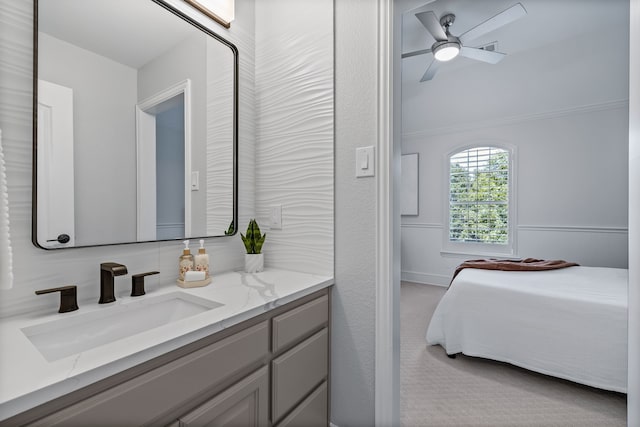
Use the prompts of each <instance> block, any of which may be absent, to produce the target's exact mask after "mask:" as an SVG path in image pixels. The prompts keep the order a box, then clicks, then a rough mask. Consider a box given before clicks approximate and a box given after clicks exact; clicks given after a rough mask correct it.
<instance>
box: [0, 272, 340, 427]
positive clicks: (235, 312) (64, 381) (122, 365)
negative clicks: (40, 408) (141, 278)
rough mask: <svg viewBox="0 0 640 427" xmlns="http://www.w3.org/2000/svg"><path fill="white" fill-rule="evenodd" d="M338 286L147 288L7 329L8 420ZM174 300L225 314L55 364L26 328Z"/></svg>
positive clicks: (1, 332) (249, 278) (272, 278)
mask: <svg viewBox="0 0 640 427" xmlns="http://www.w3.org/2000/svg"><path fill="white" fill-rule="evenodd" d="M332 284H333V278H331V277H325V276H316V275H311V274H304V273H297V272H291V271H284V270H273V269H271V270H269V269H267V270H265V271H263V272H261V273H257V274H246V273H241V272H229V273H224V274H218V275H215V276H214V277H213V282H212V283H211V284H210V285H208V286H205V287H201V288H191V289H182V288H180V287H178V286H177V285H176V286H173V285H170V284H166V285H165V286H158V287H157V288H156V289H154V287H152V286H147V289H146V291H147V294H146V295H144V296H142V297H136V298H132V297H121V298H118V300H117V301H116V302H114V303H110V304H105V305H99V304H98V303H97V302H96V303H95V304H91V305H88V304H84V305H81V306H80V309H79V310H77V311H74V312H71V313H57V312H55V310H51V311H48V312H44V313H43V312H37V313H30V314H27V315H23V316H16V317H13V318H7V319H2V322H1V324H0V346H1V348H2V350H1V354H0V420H3V419H6V418H9V417H11V416H13V415H16V414H19V413H21V412H24V411H26V410H28V409H30V408H33V407H35V406H37V405H40V404H42V403H44V402H47V401H49V400H52V399H54V398H56V397H59V396H62V395H64V394H67V393H70V392H72V391H74V390H78V389H80V388H82V387H85V386H87V385H89V384H92V383H94V382H96V381H99V380H101V379H104V378H107V377H109V376H111V375H114V374H116V373H118V372H121V371H123V370H125V369H128V368H130V367H133V366H135V365H138V364H140V363H143V362H145V361H148V360H150V359H152V358H154V357H157V356H160V355H162V354H165V353H167V352H169V351H171V350H174V349H176V348H179V347H182V346H184V345H186V344H189V343H191V342H194V341H196V340H198V339H200V338H203V337H206V336H208V335H211V334H212V333H215V332H218V331H220V330H222V329H225V328H228V327H230V326H232V325H235V324H237V323H240V322H242V321H244V320H247V319H250V318H252V317H255V316H257V315H259V314H261V313H264V312H265V311H269V310H271V309H273V308H275V307H278V306H281V305H284V304H286V303H288V302H291V301H293V300H296V299H298V298H300V297H303V296H305V295H308V294H311V293H313V292H315V291H317V290H320V289H323V288H326V287H328V286H330V285H332ZM172 292H184V293H186V294H191V295H194V296H197V297H200V298H203V299H207V300H210V301H215V302H217V303H220V304H223V305H222V306H220V307H218V308H215V309H212V310H208V311H205V312H203V313H199V314H196V315H193V316H191V317H188V318H186V319H182V320H178V321H175V322H172V323H169V324H167V325H164V326H160V327H156V328H154V329H150V330H147V331H144V332H141V333H138V334H136V335H133V336H130V337H127V338H123V339H119V340H117V341H114V342H111V343H109V344H105V345H102V346H99V347H95V348H92V349H90V350H87V351H83V352H81V353H77V354H73V355H71V356H67V357H63V358H61V359H59V360H54V361H52V362H48V361H47V360H46V359H45V358H44V356H43V355H42V354H41V353H40V352H39V351H38V349H36V348H35V347H34V345H33V344H32V343H31V341H30V340H29V339H28V338H27V337H26V336H25V334H24V333H23V332H22V329H23V328H26V327H29V326H33V325H40V324H43V323H46V322H51V321H55V320H59V319H70V318H72V317H73V316H82V315H86V314H90V313H93V312H97V311H99V310H109V309H111V308H114V307H115V308H117V307H118V306H119V305H123V304H129V303H132V302H138V301H143V300H144V299H145V298H146V299H150V298H153V297H156V296H161V295H165V294H169V293H172Z"/></svg>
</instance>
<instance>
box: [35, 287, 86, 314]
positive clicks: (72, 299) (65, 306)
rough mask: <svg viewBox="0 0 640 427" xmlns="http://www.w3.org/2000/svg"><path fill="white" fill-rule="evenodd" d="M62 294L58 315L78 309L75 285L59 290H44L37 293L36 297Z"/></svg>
mask: <svg viewBox="0 0 640 427" xmlns="http://www.w3.org/2000/svg"><path fill="white" fill-rule="evenodd" d="M52 292H60V308H59V309H58V313H68V312H69V311H75V310H77V309H78V297H77V292H78V291H77V288H76V286H75V285H69V286H61V287H59V288H51V289H43V290H41V291H36V295H42V294H50V293H52Z"/></svg>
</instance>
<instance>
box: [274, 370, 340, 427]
mask: <svg viewBox="0 0 640 427" xmlns="http://www.w3.org/2000/svg"><path fill="white" fill-rule="evenodd" d="M327 425H329V420H328V413H327V382H326V381H325V382H323V383H322V384H321V385H320V386H319V387H318V388H317V389H316V390H315V391H314V392H313V393H311V395H310V396H309V397H307V398H306V399H305V400H304V401H303V402H302V403H301V404H300V405H298V407H297V408H296V409H294V410H293V412H291V413H290V414H289V415H287V416H286V417H285V418H284V419H283V420H282V422H281V423H280V424H278V427H297V426H305V427H327Z"/></svg>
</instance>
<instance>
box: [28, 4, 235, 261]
mask: <svg viewBox="0 0 640 427" xmlns="http://www.w3.org/2000/svg"><path fill="white" fill-rule="evenodd" d="M34 17H35V22H34V88H33V92H34V102H33V129H34V130H33V153H34V154H33V226H32V241H33V243H34V244H35V245H36V246H38V247H40V248H43V249H59V248H70V247H86V246H101V245H113V244H124V243H138V242H149V241H163V240H179V239H185V238H192V239H195V238H204V237H216V236H225V235H231V234H235V229H234V227H233V224H237V215H238V206H237V205H238V197H237V192H238V188H237V187H238V185H237V182H238V177H237V173H238V119H237V118H238V50H237V48H236V47H235V46H234V45H233V44H232V43H230V42H229V41H227V40H225V39H224V38H222V37H220V36H219V35H217V34H215V33H214V32H212V31H211V30H210V29H208V28H206V27H204V26H203V25H202V24H200V23H199V22H197V21H195V20H193V19H192V18H190V17H189V16H187V15H186V14H184V13H183V12H181V11H180V10H177V9H176V8H174V7H172V6H170V5H169V4H168V3H165V2H164V1H162V0H91V1H87V0H34Z"/></svg>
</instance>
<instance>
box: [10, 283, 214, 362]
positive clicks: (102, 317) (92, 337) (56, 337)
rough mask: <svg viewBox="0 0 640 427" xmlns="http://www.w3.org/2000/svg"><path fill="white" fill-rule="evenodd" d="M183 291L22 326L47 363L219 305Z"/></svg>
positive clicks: (23, 331)
mask: <svg viewBox="0 0 640 427" xmlns="http://www.w3.org/2000/svg"><path fill="white" fill-rule="evenodd" d="M222 305H223V304H220V303H217V302H215V301H210V300H206V299H203V298H199V297H195V296H193V295H189V294H185V293H182V292H173V293H170V294H165V295H159V296H157V297H146V298H145V297H140V300H139V301H133V302H129V303H125V304H118V305H106V306H104V307H103V306H101V307H100V309H98V310H96V311H93V312H90V313H86V314H78V315H76V316H73V315H72V316H70V317H67V318H63V319H59V320H54V321H51V322H45V323H41V324H38V325H34V326H29V327H26V328H23V329H22V333H24V334H25V335H26V336H27V338H29V340H30V341H31V342H32V343H33V345H34V346H35V347H36V348H37V349H38V351H40V353H42V355H43V356H44V357H45V359H47V360H48V361H49V362H53V361H55V360H58V359H62V358H63V357H67V356H70V355H72V354H77V353H81V352H83V351H87V350H90V349H92V348H95V347H98V346H101V345H104V344H108V343H110V342H113V341H117V340H119V339H122V338H126V337H130V336H132V335H136V334H139V333H141V332H145V331H148V330H150V329H153V328H157V327H160V326H163V325H167V324H169V323H173V322H177V321H179V320H182V319H185V318H188V317H191V316H195V315H197V314H200V313H203V312H205V311H208V310H212V309H215V308H218V307H222Z"/></svg>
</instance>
